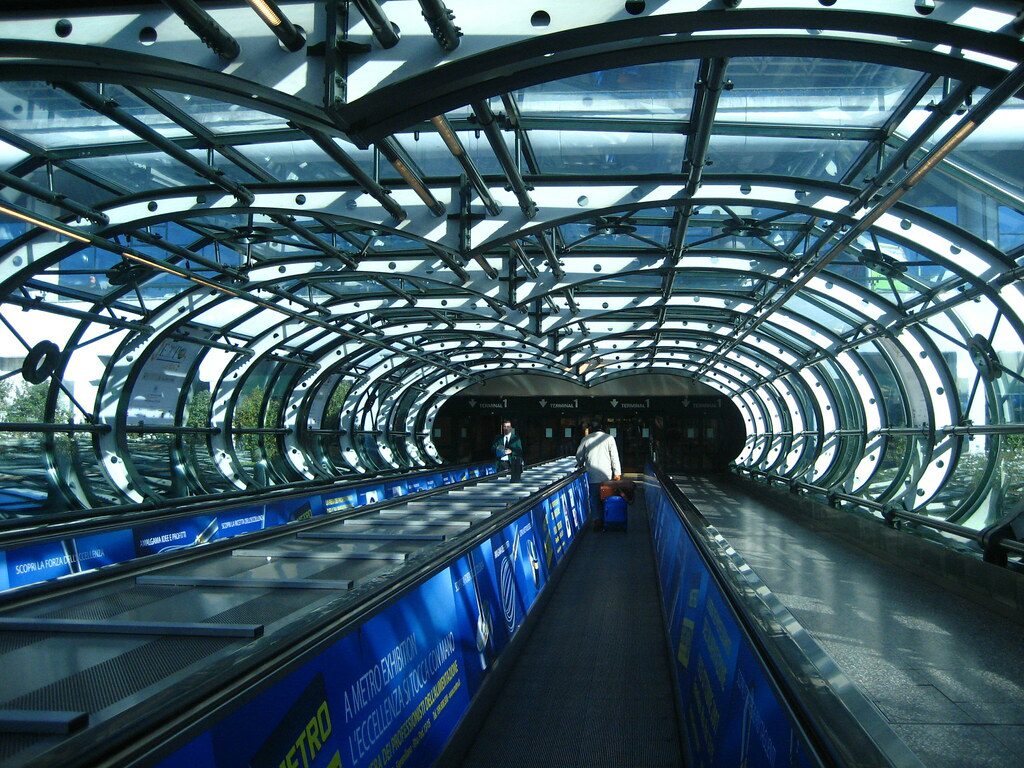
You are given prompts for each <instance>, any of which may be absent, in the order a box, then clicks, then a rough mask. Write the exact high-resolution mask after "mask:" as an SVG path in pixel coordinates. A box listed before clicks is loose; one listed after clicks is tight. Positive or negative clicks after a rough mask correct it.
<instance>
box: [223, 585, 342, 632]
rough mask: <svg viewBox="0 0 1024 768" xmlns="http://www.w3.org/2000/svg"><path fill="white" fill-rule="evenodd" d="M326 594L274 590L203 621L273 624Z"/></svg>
mask: <svg viewBox="0 0 1024 768" xmlns="http://www.w3.org/2000/svg"><path fill="white" fill-rule="evenodd" d="M326 596H327V595H326V594H325V593H324V592H322V591H319V590H311V591H306V590H301V589H294V590H287V591H281V590H276V591H274V592H270V593H268V594H264V595H259V596H258V597H254V598H253V599H252V600H247V601H246V602H244V603H242V604H241V605H236V606H235V607H234V608H229V609H228V610H226V611H224V612H222V613H218V614H217V615H216V616H211V617H210V618H208V619H206V620H205V621H206V622H207V623H211V622H212V623H218V624H263V625H267V624H273V623H274V622H275V621H280V620H281V619H283V618H285V617H286V616H291V615H292V614H295V613H298V612H299V611H302V610H304V609H306V608H308V607H309V606H310V605H312V604H314V603H316V602H319V601H320V600H323V599H324V597H326Z"/></svg>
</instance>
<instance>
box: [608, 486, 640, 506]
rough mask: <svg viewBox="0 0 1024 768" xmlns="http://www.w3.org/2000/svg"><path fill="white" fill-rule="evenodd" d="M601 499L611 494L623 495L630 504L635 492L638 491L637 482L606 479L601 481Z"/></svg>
mask: <svg viewBox="0 0 1024 768" xmlns="http://www.w3.org/2000/svg"><path fill="white" fill-rule="evenodd" d="M600 491H601V501H604V500H605V499H607V498H608V497H609V496H621V497H622V498H624V499H625V500H626V501H627V502H629V503H630V504H632V503H633V494H634V493H635V492H636V483H634V482H633V481H632V480H606V481H605V482H603V483H601V488H600Z"/></svg>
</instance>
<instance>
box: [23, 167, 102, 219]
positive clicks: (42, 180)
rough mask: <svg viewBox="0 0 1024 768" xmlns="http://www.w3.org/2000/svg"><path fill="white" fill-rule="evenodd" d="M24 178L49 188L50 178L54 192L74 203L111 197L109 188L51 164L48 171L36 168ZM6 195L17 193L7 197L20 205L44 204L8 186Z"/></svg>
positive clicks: (90, 201) (91, 201) (89, 203)
mask: <svg viewBox="0 0 1024 768" xmlns="http://www.w3.org/2000/svg"><path fill="white" fill-rule="evenodd" d="M24 178H25V180H26V181H29V182H31V183H33V184H35V185H36V186H37V187H42V188H43V189H49V187H50V179H51V178H52V179H53V191H54V192H56V193H57V194H59V195H64V196H65V197H69V198H71V199H72V200H74V201H75V202H76V203H82V204H83V205H97V204H99V203H100V202H103V201H106V200H109V199H110V198H111V197H112V195H111V193H110V191H109V190H106V189H103V188H102V187H100V186H98V185H96V184H92V183H90V182H88V181H86V180H85V179H82V178H80V177H78V176H76V175H75V174H73V173H68V172H67V171H65V170H64V169H63V168H61V167H60V166H57V165H54V166H52V171H51V172H49V173H48V172H47V170H46V167H45V166H44V167H42V168H37V169H36V170H35V171H33V172H32V173H30V174H28V175H26V176H25V177H24ZM7 195H17V197H8V198H7V199H9V200H12V201H14V202H19V201H20V203H21V204H22V205H24V206H27V207H29V206H35V205H39V206H43V205H45V204H43V203H39V202H38V201H36V200H35V199H34V198H31V197H28V196H27V195H23V194H21V193H20V192H17V191H16V190H13V189H11V188H10V187H8V188H7V189H5V190H4V196H5V197H7ZM33 210H38V211H39V212H40V213H42V212H43V210H44V209H43V208H42V207H40V208H37V209H33ZM60 210H61V215H64V211H63V209H60Z"/></svg>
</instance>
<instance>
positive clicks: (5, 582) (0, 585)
mask: <svg viewBox="0 0 1024 768" xmlns="http://www.w3.org/2000/svg"><path fill="white" fill-rule="evenodd" d="M10 588H11V579H10V577H9V576H8V575H7V555H6V554H5V553H3V552H0V591H2V590H5V589H10Z"/></svg>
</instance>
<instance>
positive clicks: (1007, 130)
mask: <svg viewBox="0 0 1024 768" xmlns="http://www.w3.org/2000/svg"><path fill="white" fill-rule="evenodd" d="M983 93H984V90H983V89H979V90H978V91H976V92H975V94H974V100H975V101H978V100H979V99H980V98H981V97H982V95H983ZM1021 120H1024V101H1022V100H1021V99H1011V100H1010V101H1009V102H1007V103H1006V104H1004V105H1003V106H1001V107H1000V108H999V109H997V110H996V112H995V114H993V115H992V116H991V117H989V118H988V119H986V120H985V122H983V123H982V124H981V125H980V126H978V128H977V129H976V130H975V131H974V132H973V133H972V134H970V135H969V136H968V137H967V138H966V139H964V141H963V143H962V144H960V146H958V147H957V148H956V149H954V150H953V151H952V152H951V153H950V154H949V160H950V161H951V162H953V163H955V164H956V165H962V166H964V167H965V168H967V169H969V170H971V171H974V172H977V173H979V174H981V175H982V176H985V177H987V178H988V179H989V180H991V181H993V182H994V183H996V184H998V185H999V186H1001V187H1004V188H1005V189H1008V190H1010V191H1013V192H1015V193H1017V194H1019V193H1020V190H1021V188H1022V187H1024V146H1022V145H1021V142H1020V124H1021Z"/></svg>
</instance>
